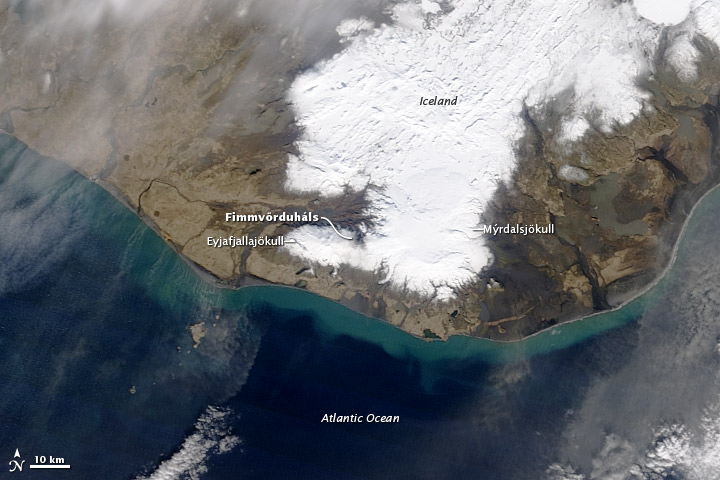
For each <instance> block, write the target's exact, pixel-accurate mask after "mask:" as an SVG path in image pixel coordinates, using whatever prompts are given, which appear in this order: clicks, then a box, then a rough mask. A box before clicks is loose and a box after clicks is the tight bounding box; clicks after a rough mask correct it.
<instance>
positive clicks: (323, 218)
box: [320, 217, 353, 240]
mask: <svg viewBox="0 0 720 480" xmlns="http://www.w3.org/2000/svg"><path fill="white" fill-rule="evenodd" d="M320 220H325V221H326V222H328V223H329V224H330V226H331V227H332V229H333V230H335V233H337V234H338V235H339V236H340V237H342V238H344V239H345V240H352V239H353V237H347V236H345V235H343V234H342V233H340V232H339V231H338V229H337V228H335V225H333V223H332V222H331V221H330V219H329V218H327V217H320Z"/></svg>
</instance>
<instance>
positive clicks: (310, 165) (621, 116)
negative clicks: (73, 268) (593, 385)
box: [286, 0, 716, 299]
mask: <svg viewBox="0 0 720 480" xmlns="http://www.w3.org/2000/svg"><path fill="white" fill-rule="evenodd" d="M698 3H708V2H698ZM450 5H451V6H452V9H448V8H445V9H444V11H441V10H442V9H441V6H440V5H439V4H436V3H434V2H432V1H430V0H421V1H412V2H406V3H400V4H397V5H396V6H395V7H394V8H393V12H392V13H393V18H394V22H393V23H392V24H391V25H380V26H378V27H376V28H373V27H372V23H371V22H369V21H368V20H367V19H348V20H347V21H346V22H344V23H343V24H342V25H340V26H339V27H338V33H339V34H340V35H341V37H342V38H343V42H344V43H345V45H346V48H345V49H344V50H343V51H341V52H340V53H338V54H336V55H335V56H334V57H333V58H331V59H329V60H327V61H324V62H323V63H321V64H319V65H317V66H316V68H314V69H312V70H310V71H308V72H305V73H304V74H302V75H301V76H299V77H298V78H297V79H296V80H295V82H294V83H293V85H292V87H291V89H290V93H289V95H290V99H291V101H292V103H293V104H294V106H295V108H296V112H297V117H298V124H299V126H300V127H301V128H302V134H301V137H300V139H299V140H298V142H297V148H298V151H299V155H298V156H290V158H289V161H288V167H287V181H286V188H287V189H289V190H292V191H318V192H320V194H321V195H325V196H334V195H342V194H343V192H344V188H346V186H349V187H350V188H351V189H356V190H357V189H362V188H363V187H365V186H366V185H368V184H371V185H374V186H377V187H379V188H377V189H371V190H369V193H368V198H369V201H370V205H371V208H372V210H373V213H374V214H375V215H376V216H377V218H378V220H379V224H378V226H377V228H376V229H374V230H373V231H369V232H366V234H365V236H364V241H363V242H362V243H358V242H350V241H346V240H343V239H342V238H340V237H338V236H336V235H335V234H334V232H333V231H332V230H331V228H330V227H329V226H327V227H325V226H316V225H306V226H303V227H300V228H298V229H296V230H294V231H293V232H292V233H291V234H290V235H289V236H290V237H292V238H293V239H295V240H296V241H297V243H296V244H290V245H288V246H287V247H286V248H288V249H289V251H290V253H292V254H294V255H297V256H301V257H304V258H306V259H308V260H311V261H316V262H319V263H321V264H325V265H340V264H348V265H351V266H354V267H359V268H362V269H367V270H371V271H378V270H383V275H385V276H387V277H388V279H389V281H390V282H391V283H392V284H394V285H396V286H401V285H407V286H408V287H409V288H410V289H412V290H414V291H418V292H421V293H427V294H432V293H435V294H437V297H438V298H441V299H442V298H448V297H450V296H452V295H453V289H452V287H453V286H454V285H458V284H462V283H463V282H466V281H468V280H471V279H472V278H473V277H474V276H476V274H477V272H479V271H480V270H481V269H482V267H483V266H485V265H487V264H488V263H489V262H490V261H491V254H490V252H489V250H488V249H487V247H486V246H485V245H484V243H483V239H482V238H481V237H480V234H479V233H478V232H474V231H473V228H474V227H476V226H477V224H478V221H479V216H480V215H481V213H482V212H483V210H484V209H485V208H486V205H487V202H488V201H489V199H490V198H491V196H492V195H493V192H494V191H495V189H496V187H497V185H498V182H500V181H508V180H509V179H510V176H511V173H512V171H513V168H514V166H515V164H516V159H515V156H514V146H515V145H516V142H517V140H518V139H519V137H520V135H521V134H522V129H523V121H522V118H521V116H522V111H523V108H524V105H528V106H530V107H533V106H538V105H542V104H543V103H545V102H547V101H549V100H551V99H552V98H554V97H556V96H558V95H560V94H567V93H568V92H571V93H570V98H571V101H570V102H569V104H568V107H567V110H566V111H565V112H564V115H563V117H562V120H561V128H562V131H563V138H565V139H566V140H567V141H573V140H576V139H578V138H580V137H581V136H582V135H583V133H584V132H585V131H586V129H587V128H590V127H591V125H592V126H594V127H596V128H601V129H607V130H609V129H610V128H612V126H613V125H616V124H624V123H627V122H629V121H631V120H632V119H633V118H635V116H637V115H638V114H639V113H640V112H642V111H643V109H646V108H650V107H649V106H648V103H647V100H648V98H649V97H648V94H647V93H646V92H645V91H643V90H642V89H641V88H640V87H638V83H637V80H638V79H639V78H641V77H643V76H644V75H646V74H648V73H650V72H651V70H652V66H651V60H652V58H653V55H654V53H655V51H656V47H657V45H658V42H659V39H660V34H661V30H662V28H663V24H662V22H659V23H655V22H656V21H657V19H649V18H644V17H643V16H641V15H640V14H639V13H638V10H637V9H636V8H635V6H634V5H633V4H632V3H627V2H624V3H619V2H614V1H612V0H515V1H477V0H476V1H459V0H458V1H456V2H454V3H450ZM713 8H715V9H716V7H713ZM677 15H678V14H677V13H674V16H672V20H673V23H677V22H676V20H677V18H676V17H677ZM667 17H668V18H670V16H667ZM685 23H690V21H689V20H688V21H687V22H685ZM685 42H686V43H687V39H685ZM690 47H691V46H690ZM681 50H682V53H683V55H684V56H683V58H685V59H689V60H688V61H687V62H686V63H688V62H690V63H691V62H692V58H693V57H692V52H690V53H688V52H687V45H685V47H683V49H681ZM680 63H681V64H682V62H680ZM685 67H687V68H692V65H685V66H683V65H680V67H679V68H685ZM691 76H692V75H690V77H691ZM436 95H437V96H439V97H441V98H454V97H456V96H457V98H458V101H457V105H442V106H439V105H433V106H431V105H420V98H421V97H425V98H427V97H430V98H432V97H434V96H436Z"/></svg>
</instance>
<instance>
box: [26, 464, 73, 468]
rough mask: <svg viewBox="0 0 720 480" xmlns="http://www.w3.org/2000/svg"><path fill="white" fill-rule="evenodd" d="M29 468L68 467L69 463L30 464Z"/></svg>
mask: <svg viewBox="0 0 720 480" xmlns="http://www.w3.org/2000/svg"><path fill="white" fill-rule="evenodd" d="M30 468H70V465H65V464H62V465H30Z"/></svg>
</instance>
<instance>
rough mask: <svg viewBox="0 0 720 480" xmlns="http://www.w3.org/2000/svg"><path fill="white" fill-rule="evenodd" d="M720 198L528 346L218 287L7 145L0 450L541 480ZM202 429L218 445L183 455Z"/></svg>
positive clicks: (256, 470) (680, 271)
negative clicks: (582, 311) (614, 293)
mask: <svg viewBox="0 0 720 480" xmlns="http://www.w3.org/2000/svg"><path fill="white" fill-rule="evenodd" d="M718 205H720V193H719V192H714V193H712V194H710V195H708V196H707V197H706V198H705V200H704V201H703V202H702V204H700V205H699V206H698V208H697V209H696V211H695V214H694V215H693V218H692V219H691V221H690V222H689V224H688V227H687V229H686V232H685V239H686V240H684V241H683V242H681V244H680V248H679V249H678V255H677V262H676V265H675V267H674V268H672V269H671V270H670V271H669V273H668V275H667V276H666V277H665V278H664V279H663V280H662V281H661V282H659V283H658V284H657V285H656V286H655V287H654V288H652V289H651V290H650V291H649V292H647V293H646V294H645V295H643V296H641V297H639V298H638V299H636V300H634V301H632V302H630V303H629V304H628V305H626V306H625V307H623V308H621V309H619V310H616V311H613V312H608V313H604V314H602V315H597V316H594V317H592V318H588V319H584V320H581V321H577V322H573V323H568V324H564V325H560V326H558V327H555V328H553V329H549V330H547V331H544V332H541V333H539V334H537V335H534V336H532V337H529V338H527V339H524V340H522V341H519V342H514V343H500V342H492V341H489V340H482V339H474V338H467V337H453V338H451V339H450V340H448V341H446V342H443V341H433V342H426V341H423V340H420V339H417V338H415V337H413V336H411V335H408V334H406V333H404V332H403V331H401V330H399V329H397V328H395V327H393V326H391V325H389V324H387V323H385V322H383V321H380V320H376V319H372V318H367V317H365V316H362V315H360V314H357V313H355V312H353V311H351V310H349V309H347V308H345V307H343V306H341V305H339V304H337V303H335V302H333V301H330V300H327V299H324V298H321V297H319V296H316V295H313V294H310V293H308V292H305V291H302V290H298V289H293V288H284V287H274V286H262V287H247V288H243V289H240V290H231V289H227V288H220V287H218V286H216V285H213V284H211V283H209V282H207V281H205V280H204V279H202V278H201V277H200V276H198V275H197V274H196V273H195V272H194V271H193V269H192V268H191V267H190V266H189V265H187V264H186V263H185V262H184V261H183V260H182V258H181V257H180V256H179V255H177V254H176V253H175V252H173V251H172V249H171V248H169V247H168V246H167V245H166V244H165V243H164V242H163V241H162V239H161V238H159V237H158V235H156V234H155V233H154V232H153V231H152V230H151V229H150V228H148V227H147V226H146V225H144V224H143V223H142V222H141V221H140V220H139V219H138V218H137V216H136V215H135V214H134V213H133V212H131V211H129V210H128V209H127V208H125V207H124V206H122V205H121V204H120V203H119V202H118V201H116V199H114V198H113V197H112V196H111V195H109V194H108V193H107V192H105V191H104V190H103V189H101V188H100V187H99V186H97V185H95V184H93V183H91V182H89V181H87V180H85V179H84V178H82V177H81V176H79V175H78V174H76V173H74V172H72V171H70V170H69V169H67V168H66V167H63V166H62V165H61V164H59V163H58V162H55V161H52V160H50V159H43V158H41V157H39V156H38V155H36V154H34V153H33V152H30V151H26V150H25V149H24V148H23V147H22V145H20V144H18V143H17V142H14V141H13V140H12V139H10V138H8V137H4V138H0V226H1V227H2V232H3V233H2V235H0V260H2V262H3V265H4V266H5V268H4V269H3V270H0V318H1V319H2V322H1V323H0V348H2V350H3V352H4V355H5V361H4V362H2V363H1V364H0V415H3V417H4V418H5V419H6V422H5V424H4V426H3V427H2V428H0V446H4V447H6V450H7V449H12V451H13V452H14V449H15V448H16V447H17V448H20V449H21V453H23V454H24V455H31V454H39V453H43V454H55V455H64V456H66V457H67V458H69V459H71V460H72V462H73V470H72V472H71V473H70V474H68V473H67V472H65V473H63V474H58V475H57V476H52V475H49V474H48V476H35V477H31V478H78V479H85V478H88V479H89V478H93V479H94V478H100V477H102V478H108V479H114V478H118V479H128V478H135V477H136V476H137V475H138V474H140V473H142V472H145V474H150V473H151V472H153V471H154V470H155V469H156V468H157V467H158V463H160V461H161V460H162V459H165V460H168V459H170V458H171V457H172V455H173V454H174V453H177V452H181V453H183V455H182V458H184V459H187V458H189V457H192V458H195V457H197V460H194V461H195V462H196V463H192V462H191V463H192V465H195V467H197V468H198V469H196V470H197V472H200V471H202V468H205V466H208V465H209V468H210V474H208V475H207V476H203V475H200V474H199V473H198V474H197V476H195V477H188V478H209V479H222V480H224V479H226V478H237V475H236V474H237V472H238V471H242V472H243V478H312V479H313V480H317V479H319V478H327V479H332V480H337V479H341V478H372V479H374V478H473V479H477V478H478V477H477V475H476V472H478V469H481V471H483V472H487V473H486V476H485V477H483V476H481V477H480V478H528V477H522V476H520V477H513V476H512V473H513V472H515V474H517V471H516V470H513V469H514V468H520V467H522V468H525V469H537V468H545V467H546V466H547V464H546V463H544V462H545V459H546V458H550V457H551V455H550V454H551V453H552V452H550V451H549V448H548V445H550V444H557V443H558V442H559V440H558V438H561V436H560V434H561V433H562V430H561V428H562V426H563V425H564V424H566V423H567V422H568V418H570V417H568V413H567V412H571V411H573V410H575V409H577V408H579V407H578V405H579V403H580V402H581V399H582V398H583V395H584V392H586V391H587V389H588V388H589V385H591V384H592V383H593V382H595V381H596V380H597V378H603V377H606V376H607V375H609V374H611V373H612V372H616V371H618V369H619V368H621V366H622V364H623V363H624V362H625V360H626V359H627V358H629V357H630V355H631V354H632V353H633V352H634V351H635V349H637V348H639V345H640V342H639V340H638V338H639V335H638V331H639V330H640V329H641V322H638V321H635V320H638V319H640V318H641V317H642V318H644V319H645V323H647V320H648V317H653V318H657V319H660V320H662V315H659V314H658V313H657V311H658V309H659V308H660V309H661V310H662V309H663V308H665V307H662V308H661V307H659V305H667V303H668V302H667V299H668V298H672V297H673V296H674V295H675V294H676V293H677V292H678V290H679V287H678V285H682V284H683V283H684V282H685V280H686V279H685V278H683V275H685V276H687V272H688V271H689V270H688V268H686V265H689V264H691V263H692V262H693V261H695V262H697V249H698V245H697V241H695V239H696V237H698V236H699V237H700V238H708V237H710V238H713V237H712V232H710V233H708V231H706V230H708V228H710V229H712V228H716V226H715V225H714V223H713V222H711V221H709V220H713V219H714V216H713V211H714V210H715V209H716V208H717V206H718ZM717 228H718V229H720V227H717ZM688 240H693V241H688ZM705 244H708V243H707V242H705ZM711 254H712V253H711ZM648 312H651V314H650V315H649V314H648ZM671 320H672V322H671V324H672V325H682V322H680V323H679V322H678V321H677V319H676V318H672V319H671ZM200 321H204V322H206V324H208V335H207V337H206V338H204V339H203V340H202V342H201V345H200V346H199V348H197V349H194V348H193V347H192V341H191V338H190V335H189V331H188V327H189V325H191V324H194V323H197V322H200ZM216 322H217V327H215V325H214V324H215V323H216ZM211 325H212V326H211ZM708 337H709V338H711V337H712V336H708ZM674 342H675V338H674V337H673V339H672V341H670V342H667V344H668V345H674ZM665 356H666V355H664V356H663V358H664V357H665ZM670 358H671V357H670ZM695 371H697V369H696V370H695ZM640 377H642V375H632V382H633V383H632V384H635V383H636V379H637V378H640ZM628 385H630V384H624V385H623V390H626V389H627V388H629V387H628ZM130 387H133V389H132V390H133V392H135V393H130V392H129V390H130ZM216 406H220V410H218V409H217V408H215V407H216ZM326 413H330V414H331V413H338V414H367V413H378V414H389V415H398V416H400V417H401V418H402V423H401V424H399V425H394V426H388V427H386V428H385V427H383V428H380V427H376V426H368V425H354V426H343V425H339V426H328V425H327V424H322V423H321V422H320V419H321V418H322V417H323V415H324V414H326ZM209 418H210V419H213V418H214V419H215V420H208V419H209ZM198 419H201V420H202V421H201V420H198ZM218 419H219V420H218ZM216 420H217V422H220V423H219V424H218V423H217V422H216ZM207 425H210V427H207ZM230 427H232V428H230ZM230 430H232V432H233V433H232V434H229V433H227V432H229V431H230ZM218 432H220V433H218ZM199 434H202V435H207V438H205V441H206V442H207V445H210V446H209V447H207V448H205V447H202V448H200V450H199V451H198V452H193V451H188V449H189V448H190V447H192V446H193V444H192V442H191V445H190V447H187V446H186V443H187V442H186V440H187V439H188V438H189V439H193V438H195V437H194V435H199ZM540 434H542V435H546V436H547V437H543V438H553V441H552V442H549V441H543V442H537V441H536V439H537V435H540ZM235 435H237V436H238V438H235ZM218 436H219V437H221V438H219V439H218V438H216V437H218ZM308 439H312V441H308ZM228 444H229V445H234V447H233V448H234V449H231V450H232V452H233V453H232V454H229V455H228V454H225V452H226V451H227V450H225V449H224V447H222V445H228ZM194 445H195V446H197V444H194ZM458 451H460V452H464V453H463V454H462V455H460V454H459V453H458ZM478 452H481V453H478ZM0 453H1V451H0ZM191 454H192V455H191ZM458 455H460V457H461V458H458ZM501 457H502V461H498V459H499V458H501ZM429 458H432V459H433V461H432V464H428V459H429ZM198 465H200V466H201V467H202V468H200V467H198ZM543 465H544V466H543ZM195 467H193V468H195ZM393 472H395V476H392V475H393ZM509 472H510V473H509ZM451 474H452V475H451ZM158 478H165V477H158ZM171 478H174V477H171ZM181 478H185V477H181ZM533 478H535V477H533ZM680 478H682V477H680Z"/></svg>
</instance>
